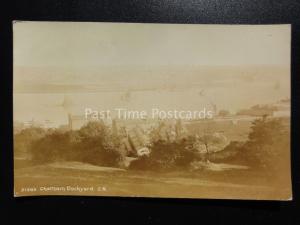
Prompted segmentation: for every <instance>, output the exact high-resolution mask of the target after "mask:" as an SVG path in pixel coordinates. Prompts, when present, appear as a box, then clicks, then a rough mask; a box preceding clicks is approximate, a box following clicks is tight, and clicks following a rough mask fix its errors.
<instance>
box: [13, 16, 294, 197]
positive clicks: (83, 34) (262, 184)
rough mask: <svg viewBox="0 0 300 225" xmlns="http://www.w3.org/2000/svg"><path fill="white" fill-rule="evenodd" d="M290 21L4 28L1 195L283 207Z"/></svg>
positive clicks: (287, 173)
mask: <svg viewBox="0 0 300 225" xmlns="http://www.w3.org/2000/svg"><path fill="white" fill-rule="evenodd" d="M290 55H291V25H289V24H283V25H200V24H151V23H102V22H29V21H14V22H13V143H14V153H13V156H14V196H15V197H21V196H40V195H79V196H120V197H149V198H193V199H195V198H197V199H198V198H204V199H253V200H280V201H290V200H292V187H291V164H290V160H291V158H290V157H291V156H290V120H291V75H290V73H291V71H290V70H291V66H290V64H291V59H290V58H291V57H290Z"/></svg>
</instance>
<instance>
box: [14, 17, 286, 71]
mask: <svg viewBox="0 0 300 225" xmlns="http://www.w3.org/2000/svg"><path fill="white" fill-rule="evenodd" d="M290 29H291V28H290V25H257V26H251V25H235V26H233V25H174V24H133V23H83V22H82V23H66V22H21V21H19V22H15V23H14V25H13V37H14V43H13V44H14V66H27V67H72V68H84V67H90V66H97V67H98V66H128V67H130V66H133V67H134V66H161V65H164V66H175V65H176V66H180V65H186V66H189V65H192V66H193V65H208V66H211V65H279V66H281V65H289V64H290Z"/></svg>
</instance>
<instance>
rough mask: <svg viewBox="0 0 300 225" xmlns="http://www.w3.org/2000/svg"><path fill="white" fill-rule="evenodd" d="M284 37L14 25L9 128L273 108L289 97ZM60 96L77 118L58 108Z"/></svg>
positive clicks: (275, 28)
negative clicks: (99, 116)
mask: <svg viewBox="0 0 300 225" xmlns="http://www.w3.org/2000/svg"><path fill="white" fill-rule="evenodd" d="M290 30H291V27H290V26H289V25H256V26H250V25H247V26H245V25H234V26H233V25H171V24H168V25H167V24H132V23H70V22H68V23H67V22H15V23H14V25H13V38H14V43H13V44H14V48H13V49H14V118H15V119H16V120H20V121H27V120H31V119H32V118H35V119H37V120H41V121H42V120H46V119H49V120H51V121H55V123H56V124H64V123H66V122H67V113H70V112H72V113H74V114H78V112H79V113H80V112H83V109H82V108H84V107H88V108H95V109H111V108H113V107H120V106H124V107H129V108H131V109H138V110H144V109H149V108H151V107H158V108H163V109H175V108H176V109H189V110H192V109H202V108H203V106H205V107H210V106H211V104H212V102H213V103H214V104H216V105H217V106H218V109H226V110H230V111H231V112H235V111H237V110H239V109H242V108H248V107H251V106H253V105H255V104H269V103H274V102H276V101H278V100H280V99H282V98H288V97H289V96H290ZM128 91H130V93H131V99H130V101H129V102H127V101H124V94H126V93H127V92H128ZM65 96H68V97H69V98H70V99H71V100H72V102H73V103H72V105H73V109H72V110H74V111H65V109H64V108H63V107H62V102H63V101H64V98H65ZM75 108H76V110H77V111H76V110H75ZM78 108H79V109H80V110H79V111H78ZM68 110H70V109H68Z"/></svg>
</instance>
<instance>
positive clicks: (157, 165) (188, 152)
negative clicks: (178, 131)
mask: <svg viewBox="0 0 300 225" xmlns="http://www.w3.org/2000/svg"><path fill="white" fill-rule="evenodd" d="M197 157H198V155H197V153H196V151H195V150H194V149H193V147H192V139H191V138H189V139H185V138H184V139H181V140H179V141H173V142H170V141H162V140H159V141H156V142H154V143H153V144H152V146H151V152H150V154H149V156H143V157H140V158H139V159H137V160H135V161H133V162H132V163H131V164H130V166H129V168H130V169H143V170H159V171H168V170H176V169H188V168H189V166H190V164H191V162H193V161H194V160H196V159H197Z"/></svg>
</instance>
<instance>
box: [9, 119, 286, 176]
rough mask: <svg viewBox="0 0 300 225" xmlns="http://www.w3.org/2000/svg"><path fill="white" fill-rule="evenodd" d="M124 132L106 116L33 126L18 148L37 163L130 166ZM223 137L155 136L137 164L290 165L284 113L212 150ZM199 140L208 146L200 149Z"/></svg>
mask: <svg viewBox="0 0 300 225" xmlns="http://www.w3.org/2000/svg"><path fill="white" fill-rule="evenodd" d="M121 140H122V138H121V137H119V136H116V135H113V134H112V131H111V128H110V127H108V126H106V125H105V124H103V123H101V122H90V123H88V124H87V125H86V126H84V127H82V128H81V129H80V130H76V131H62V130H59V129H48V130H46V129H42V128H35V127H32V128H27V129H24V130H22V131H21V132H20V133H17V134H16V135H15V138H14V144H15V154H18V153H20V152H27V153H28V154H30V155H31V161H32V162H33V163H35V164H43V163H50V162H57V161H79V162H84V163H90V164H94V165H99V166H111V167H124V165H125V158H126V152H124V151H121V150H120V149H121V148H120V146H121V144H122V143H121ZM215 144H218V139H217V138H216V137H214V136H213V135H210V134H205V135H202V136H197V135H193V136H189V135H183V136H181V137H178V138H175V139H155V138H152V139H151V143H150V144H149V146H147V147H149V148H150V150H151V151H150V154H149V155H144V156H141V157H139V158H138V159H137V160H135V161H132V163H131V164H130V166H129V169H131V170H143V171H145V170H149V171H167V172H170V171H178V170H189V171H190V170H193V169H197V168H199V165H197V163H198V162H215V163H234V164H240V165H247V166H250V167H251V168H253V169H262V170H272V171H274V170H276V171H280V170H286V169H287V167H288V165H289V164H288V161H289V154H288V152H289V146H290V140H289V130H288V129H287V128H286V127H285V126H284V121H283V120H282V119H273V118H272V119H271V118H270V119H269V118H267V117H263V118H261V119H257V120H255V121H254V122H253V124H252V126H251V131H250V133H249V136H248V140H247V141H245V142H230V143H229V144H228V145H227V146H225V148H224V149H223V150H221V151H217V152H212V151H210V149H211V148H212V147H213V145H215ZM199 145H202V146H205V149H206V152H205V153H203V152H202V153H200V152H199Z"/></svg>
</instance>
